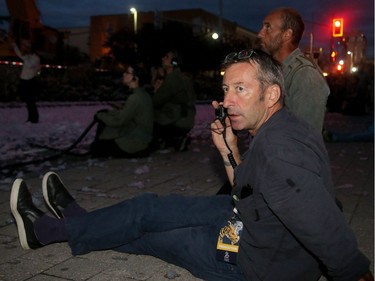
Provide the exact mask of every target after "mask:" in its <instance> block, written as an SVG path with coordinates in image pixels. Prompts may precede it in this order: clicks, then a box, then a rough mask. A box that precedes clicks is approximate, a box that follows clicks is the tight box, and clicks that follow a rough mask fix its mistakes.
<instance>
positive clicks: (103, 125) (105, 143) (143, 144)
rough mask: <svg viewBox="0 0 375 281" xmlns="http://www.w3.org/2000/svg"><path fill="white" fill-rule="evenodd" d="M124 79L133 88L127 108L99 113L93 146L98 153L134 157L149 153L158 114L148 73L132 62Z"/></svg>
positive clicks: (95, 154) (95, 152)
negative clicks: (155, 109)
mask: <svg viewBox="0 0 375 281" xmlns="http://www.w3.org/2000/svg"><path fill="white" fill-rule="evenodd" d="M122 81H123V84H124V85H126V86H128V87H129V88H130V91H131V94H130V95H129V97H128V99H127V100H126V102H125V104H124V106H123V108H122V109H119V110H104V111H99V112H97V113H96V114H95V117H94V118H95V119H96V120H97V121H98V127H97V132H96V137H95V140H94V142H93V143H92V144H91V148H90V150H91V153H92V155H93V156H94V157H116V158H132V157H146V156H148V155H149V149H148V148H149V144H150V142H151V140H152V131H153V122H154V118H153V105H152V99H151V96H150V94H149V93H148V92H147V91H146V90H145V89H144V88H143V85H144V84H145V83H146V82H147V77H146V75H145V73H144V71H143V70H141V69H139V68H138V67H137V66H129V67H128V68H127V69H126V71H125V72H124V74H123V80H122Z"/></svg>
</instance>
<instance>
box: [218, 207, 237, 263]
mask: <svg viewBox="0 0 375 281" xmlns="http://www.w3.org/2000/svg"><path fill="white" fill-rule="evenodd" d="M236 213H237V209H236V208H234V209H233V216H232V217H231V218H230V219H229V220H228V221H227V222H226V224H224V225H223V226H222V227H221V229H220V232H219V237H218V240H217V245H216V259H217V260H219V261H224V262H227V263H231V264H237V254H238V250H239V245H240V239H241V233H242V229H243V223H242V221H241V220H240V219H239V218H238V216H237V214H236Z"/></svg>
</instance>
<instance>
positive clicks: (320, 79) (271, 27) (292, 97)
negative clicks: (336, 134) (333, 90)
mask: <svg viewBox="0 0 375 281" xmlns="http://www.w3.org/2000/svg"><path fill="white" fill-rule="evenodd" d="M303 32H304V23H303V20H302V17H301V15H300V14H299V13H298V12H297V11H296V10H294V9H292V8H284V7H283V8H278V9H275V10H273V11H271V12H270V13H269V14H268V15H267V16H266V17H265V18H264V20H263V25H262V29H261V30H260V31H259V34H258V39H259V43H260V46H261V48H262V49H263V50H264V51H266V52H267V53H269V54H270V55H272V56H273V57H274V58H275V59H276V60H277V61H279V62H280V63H281V64H282V66H283V75H284V79H285V90H286V91H285V92H286V93H285V106H286V108H287V109H288V110H289V111H291V112H293V113H294V114H295V115H297V116H298V117H300V118H302V119H304V120H305V121H307V122H308V123H310V124H311V125H312V126H313V127H314V128H315V129H317V130H318V131H319V132H322V130H323V122H324V116H325V111H326V104H327V98H328V96H329V93H330V90H329V86H328V84H327V82H326V80H325V78H324V76H323V75H322V72H321V70H320V69H319V66H318V65H316V64H315V62H313V61H312V60H311V59H310V58H308V57H306V56H305V55H304V54H303V53H302V51H301V50H300V48H299V43H300V41H301V38H302V34H303Z"/></svg>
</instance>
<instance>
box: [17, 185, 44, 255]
mask: <svg viewBox="0 0 375 281" xmlns="http://www.w3.org/2000/svg"><path fill="white" fill-rule="evenodd" d="M10 209H11V211H12V214H13V216H14V218H15V220H16V224H17V229H18V236H19V239H20V243H21V246H22V248H24V249H25V250H28V249H37V248H40V247H43V246H44V245H43V244H41V243H40V242H39V241H38V239H37V237H36V235H35V232H34V222H35V220H36V219H38V218H40V217H41V216H43V215H44V213H43V212H42V211H41V210H39V209H38V208H37V207H36V206H35V205H34V203H33V200H32V196H31V194H30V192H29V189H28V187H27V185H26V183H25V182H24V181H23V180H22V179H16V180H15V181H14V183H13V186H12V190H11V193H10Z"/></svg>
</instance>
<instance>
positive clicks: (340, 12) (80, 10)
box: [0, 0, 374, 57]
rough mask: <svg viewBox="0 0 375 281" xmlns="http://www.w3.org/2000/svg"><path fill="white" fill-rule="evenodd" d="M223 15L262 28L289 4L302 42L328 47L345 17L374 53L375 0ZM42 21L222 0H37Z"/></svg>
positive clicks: (236, 1)
mask: <svg viewBox="0 0 375 281" xmlns="http://www.w3.org/2000/svg"><path fill="white" fill-rule="evenodd" d="M221 2H222V11H223V17H224V18H225V19H228V20H230V21H234V22H237V23H238V24H239V25H241V26H243V27H246V28H248V29H250V30H253V31H256V32H257V31H259V29H260V27H261V24H262V19H263V17H264V16H265V15H266V14H267V13H268V12H269V11H270V10H272V9H274V8H277V7H281V6H289V7H293V8H295V9H297V10H298V11H299V12H300V13H301V15H302V17H303V18H304V20H305V24H306V28H305V34H304V39H303V42H304V43H306V44H308V43H309V42H310V38H311V34H312V35H313V36H312V37H313V38H314V40H313V43H314V46H316V47H318V46H319V47H324V48H327V49H328V48H329V38H330V34H331V22H332V18H333V17H343V18H344V32H349V31H351V32H352V31H359V32H362V33H364V35H365V36H366V37H367V40H368V51H367V54H368V55H369V56H371V57H373V56H374V0H356V1H353V0H315V1H303V0H288V1H283V0H258V1H255V0H221ZM36 3H37V6H38V8H39V10H40V12H41V16H42V22H43V24H45V25H48V26H50V27H53V28H63V27H65V28H69V27H82V26H89V23H90V16H92V15H109V14H122V13H130V12H129V9H130V7H135V8H136V9H137V10H138V12H147V11H163V10H176V9H193V8H200V9H204V10H206V11H208V12H211V13H213V14H217V15H218V14H219V3H220V1H219V0H190V1H183V0H138V1H137V0H79V1H78V0H63V1H59V0H36ZM0 15H1V16H3V15H8V10H7V6H6V3H5V0H0Z"/></svg>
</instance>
